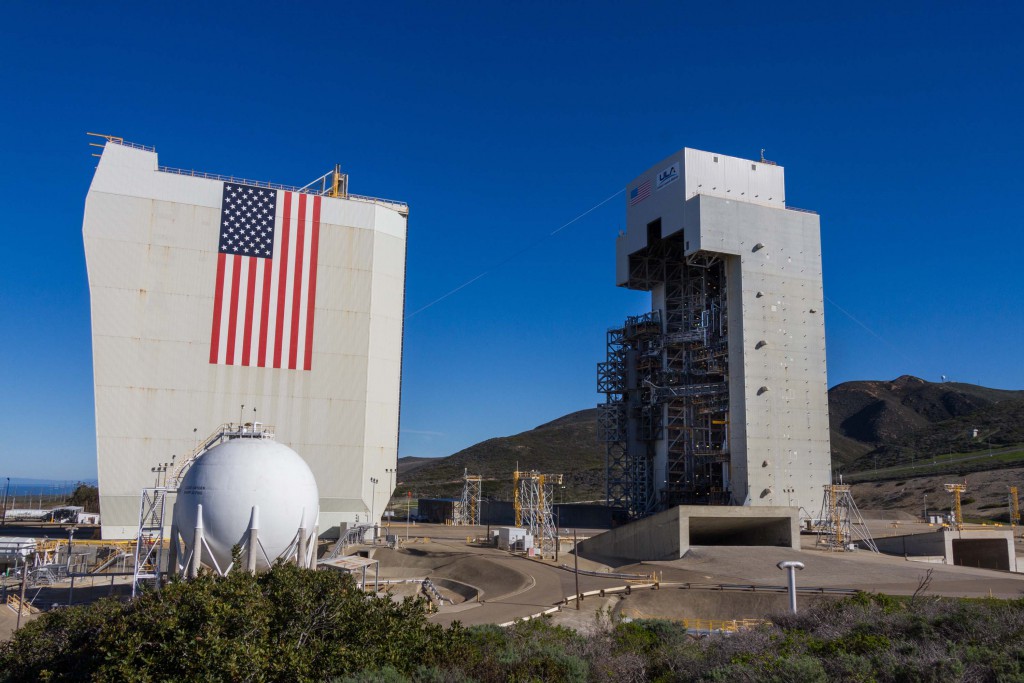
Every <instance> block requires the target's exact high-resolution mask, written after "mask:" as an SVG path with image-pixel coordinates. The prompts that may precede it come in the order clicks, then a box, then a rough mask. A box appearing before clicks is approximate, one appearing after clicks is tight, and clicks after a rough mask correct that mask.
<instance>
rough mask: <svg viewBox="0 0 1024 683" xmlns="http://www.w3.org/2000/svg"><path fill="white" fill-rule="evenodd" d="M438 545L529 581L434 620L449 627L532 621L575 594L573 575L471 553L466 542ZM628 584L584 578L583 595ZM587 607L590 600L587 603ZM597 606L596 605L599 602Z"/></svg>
mask: <svg viewBox="0 0 1024 683" xmlns="http://www.w3.org/2000/svg"><path fill="white" fill-rule="evenodd" d="M434 543H436V544H438V545H442V546H446V547H447V548H448V549H450V550H452V551H461V552H465V553H466V554H467V555H473V556H477V557H484V558H486V559H487V560H488V561H490V562H494V563H496V564H498V565H501V566H503V567H505V568H507V569H511V570H514V571H516V572H519V573H521V574H525V575H526V576H527V577H529V581H528V582H527V586H526V587H525V588H522V589H520V590H518V591H515V592H512V593H510V594H507V595H503V596H496V597H492V598H487V597H485V598H484V602H482V603H476V602H464V603H462V604H459V605H454V606H450V607H444V608H442V609H441V611H439V612H438V613H437V614H435V615H433V616H432V617H431V621H433V622H435V623H438V624H443V625H448V624H451V623H452V622H453V621H460V622H462V623H463V624H464V625H467V626H469V625H475V624H501V623H505V622H507V621H512V620H514V619H521V618H523V617H528V616H531V615H534V614H537V613H538V612H542V611H544V610H546V609H550V608H551V607H554V606H555V604H556V603H558V602H559V601H561V600H562V599H564V598H565V597H566V596H568V595H573V594H574V593H575V590H576V588H575V576H574V574H573V572H571V571H566V570H564V569H560V568H558V567H555V566H552V565H549V564H546V563H543V562H539V561H536V560H531V559H528V558H525V557H521V556H517V555H510V554H509V553H507V552H504V551H501V550H497V549H494V548H472V549H469V548H467V546H466V545H465V542H463V543H462V544H461V547H460V545H459V542H458V541H455V540H443V539H438V540H436V541H434ZM624 583H625V581H623V580H622V579H611V578H608V579H606V578H601V577H593V576H585V575H580V591H581V592H585V591H591V590H599V589H602V588H614V587H616V586H622V585H623V584H624ZM584 604H586V600H584ZM595 606H596V601H595Z"/></svg>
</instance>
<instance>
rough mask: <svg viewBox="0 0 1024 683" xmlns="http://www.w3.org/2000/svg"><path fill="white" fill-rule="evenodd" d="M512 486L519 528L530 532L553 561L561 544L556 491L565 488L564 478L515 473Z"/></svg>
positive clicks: (526, 472)
mask: <svg viewBox="0 0 1024 683" xmlns="http://www.w3.org/2000/svg"><path fill="white" fill-rule="evenodd" d="M512 484H513V505H514V508H515V513H516V526H517V527H525V528H526V529H527V530H528V531H529V532H530V534H531V535H532V536H533V539H534V548H536V549H537V551H538V552H539V554H540V556H541V557H553V556H554V555H555V548H556V546H557V544H558V527H557V526H556V525H555V515H554V507H553V506H554V498H555V491H554V489H555V486H561V485H562V475H561V474H541V473H540V472H537V471H534V470H530V471H521V470H516V471H515V472H513V473H512Z"/></svg>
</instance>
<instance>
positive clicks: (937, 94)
mask: <svg viewBox="0 0 1024 683" xmlns="http://www.w3.org/2000/svg"><path fill="white" fill-rule="evenodd" d="M775 4H777V3H763V2H756V3H749V4H747V3H728V4H726V5H723V8H722V9H717V8H716V6H715V5H716V3H706V2H704V3H683V2H671V3H621V4H617V5H611V4H600V3H595V2H565V3H561V2H554V3H539V2H536V3H535V2H516V3H510V2H505V3H497V2H482V3H475V4H471V3H443V2H442V3H415V4H413V3H409V4H404V3H393V4H385V3H380V8H379V9H376V8H373V7H374V5H376V3H341V4H338V3H333V4H332V3H321V4H309V3H306V4H301V5H300V4H288V5H287V7H279V6H275V5H271V4H267V5H261V4H260V3H255V2H248V3H236V4H221V3H81V2H66V3H9V4H8V5H6V6H5V8H4V21H3V24H2V26H0V77H2V81H0V82H2V84H3V86H2V87H3V106H0V128H2V130H3V131H4V133H5V135H4V141H3V144H2V146H0V155H2V156H0V158H2V162H3V163H2V169H3V175H4V181H3V183H2V191H3V199H4V201H3V206H4V214H3V221H2V225H3V234H4V246H5V247H6V248H5V250H4V267H3V268H2V269H0V285H2V294H0V315H2V318H0V320H2V325H0V358H3V363H2V366H0V367H2V371H0V429H2V433H3V435H4V439H5V448H4V453H3V456H0V476H23V477H24V476H29V477H53V478H59V479H69V478H76V477H93V476H95V467H96V465H95V442H94V427H93V408H92V374H91V372H92V370H91V350H90V336H89V306H88V304H89V301H88V289H87V282H86V273H85V263H84V256H83V249H82V240H81V219H82V208H83V203H84V199H85V194H86V190H87V188H88V185H89V182H90V179H91V176H92V170H93V167H94V164H93V159H92V158H91V157H90V156H89V152H90V149H91V148H89V147H88V146H87V144H86V143H87V140H86V138H85V135H84V133H85V131H87V130H92V131H99V132H103V133H111V134H116V135H120V136H123V137H124V138H125V139H127V140H131V141H135V142H141V143H145V144H148V145H154V146H156V148H157V150H158V152H159V153H160V160H161V163H163V164H167V165H170V166H179V167H186V168H196V169H200V170H205V171H211V172H221V173H230V174H237V175H243V176H245V177H250V178H258V179H264V180H271V181H277V182H283V183H294V184H302V183H305V182H307V181H309V180H312V179H313V178H315V177H317V176H319V175H320V174H321V173H323V172H325V171H327V170H328V169H330V168H331V167H332V166H333V164H334V163H336V162H340V163H341V164H342V165H343V167H344V169H345V170H347V171H348V172H349V173H350V177H351V189H352V191H353V192H356V193H360V194H370V195H376V196H381V197H389V198H397V199H402V200H405V201H407V202H408V203H409V204H410V206H411V207H412V215H411V219H410V223H409V261H408V283H407V305H408V311H409V312H412V311H416V310H418V309H420V308H421V307H423V306H424V305H426V304H428V303H429V302H431V301H433V300H434V299H436V298H437V297H439V296H441V295H443V294H444V293H445V292H447V291H449V290H451V289H452V288H454V287H457V286H458V285H460V284H462V283H464V282H466V281H467V280H469V279H471V278H473V277H475V276H477V275H478V274H480V273H482V272H485V271H489V273H488V274H487V275H486V276H485V277H483V278H481V279H479V280H477V281H476V282H474V283H473V284H472V285H470V286H468V287H466V288H465V289H463V290H461V291H460V292H458V293H457V294H455V295H453V296H451V297H449V298H447V299H445V300H444V301H442V302H441V303H438V304H436V305H434V306H432V307H430V308H428V309H426V310H424V311H422V312H421V313H418V314H417V315H415V316H412V317H409V318H408V319H407V321H406V327H405V335H406V338H405V366H404V377H403V387H402V435H401V454H402V455H428V456H437V455H447V454H449V453H452V452H455V451H456V450H458V449H460V448H462V447H465V446H467V445H470V444H472V443H475V442H477V441H479V440H482V439H484V438H488V437H492V436H500V435H506V434H512V433H516V432H519V431H522V430H524V429H529V428H531V427H533V426H536V425H537V424H540V423H543V422H546V421H548V420H550V419H553V418H556V417H558V416H560V415H562V414H564V413H567V412H570V411H573V410H578V409H582V408H586V407H589V406H592V405H594V404H595V403H596V402H597V401H598V400H599V398H600V397H599V396H598V395H597V394H596V393H595V379H594V365H595V363H597V362H598V361H600V360H602V359H603V356H604V332H605V329H606V328H607V327H608V326H611V325H613V324H615V323H617V322H618V321H620V320H621V319H622V318H623V317H624V316H626V315H628V314H633V313H637V312H641V311H644V310H646V309H647V308H648V306H649V303H648V298H647V296H646V295H644V294H640V293H635V292H628V291H624V290H619V289H617V288H616V287H615V286H614V237H615V235H616V233H617V231H618V230H619V229H621V228H622V227H623V220H624V213H625V208H624V206H625V201H624V199H622V197H617V198H616V199H615V200H613V201H611V202H609V203H607V204H605V205H604V206H603V207H601V208H600V209H598V210H596V211H594V212H593V213H591V214H589V215H588V216H586V217H585V218H584V219H582V220H580V221H578V222H577V223H575V224H574V225H572V226H571V227H569V228H566V229H565V230H562V231H561V232H559V233H558V234H557V235H555V236H553V237H551V238H550V239H547V240H546V241H544V242H543V243H541V244H540V245H539V246H537V247H536V248H534V249H531V250H529V251H526V252H525V253H522V254H519V255H517V256H515V257H513V258H511V259H509V258H508V257H509V255H511V254H515V253H516V252H517V251H519V250H520V249H522V248H523V247H525V246H527V245H530V244H533V243H535V242H536V241H538V240H540V239H541V238H543V237H544V236H546V235H548V234H549V233H551V232H552V231H553V230H555V229H556V228H558V227H559V226H561V225H563V224H564V223H565V222H567V221H569V220H570V219H572V218H573V217H575V216H577V215H578V214H580V213H582V212H583V211H585V210H587V209H589V208H590V207H592V206H594V205H595V204H597V203H598V202H600V201H601V200H603V199H605V198H606V197H608V196H609V195H611V194H612V193H614V192H616V191H619V190H621V189H622V188H623V186H624V185H625V184H626V183H627V182H628V181H629V180H630V179H631V178H633V177H635V175H637V174H638V173H639V172H641V171H643V170H644V169H646V168H647V167H648V166H650V165H652V164H653V163H655V162H657V161H658V160H660V159H661V158H663V157H665V156H667V155H668V154H670V153H671V152H673V151H675V150H677V149H679V148H681V147H684V146H689V147H696V148H699V149H705V150H712V151H717V152H721V153H724V154H731V155H736V156H744V157H750V158H755V157H756V156H757V155H758V153H759V150H760V149H761V148H762V147H764V148H766V149H767V156H768V157H769V158H771V159H774V160H776V161H778V162H779V163H780V164H782V165H784V166H785V167H786V175H787V184H788V186H787V196H788V199H789V201H790V203H791V204H792V205H794V206H800V207H806V208H811V209H815V210H817V211H818V212H819V213H820V214H821V224H822V240H823V247H824V269H825V294H826V296H827V297H828V298H829V299H830V300H831V301H832V302H834V304H828V305H827V306H826V325H827V335H828V362H829V383H830V385H834V384H836V383H839V382H843V381H847V380H853V379H890V378H893V377H896V376H898V375H901V374H905V373H908V374H914V375H918V376H920V377H924V378H926V379H929V380H935V381H938V379H939V377H940V375H942V374H946V375H949V376H950V377H951V378H953V379H955V380H960V381H965V382H974V383H980V384H984V385H988V386H994V387H1002V388H1015V389H1020V388H1024V362H1022V360H1021V340H1022V339H1024V312H1022V293H1024V285H1022V282H1024V277H1022V274H1021V270H1020V267H1019V263H1020V261H1021V250H1020V246H1021V233H1022V230H1024V221H1022V219H1021V214H1020V210H1019V205H1020V201H1021V199H1020V197H1021V188H1022V187H1024V134H1022V132H1021V111H1024V98H1022V89H1024V86H1022V81H1024V78H1022V74H1024V58H1022V56H1021V50H1020V45H1021V35H1022V34H1021V26H1022V25H1024V10H1022V7H1024V5H1022V3H1019V2H1016V3H1010V2H1006V3H1000V2H985V3H956V4H954V3H932V2H928V3H878V4H869V3H854V4H847V5H845V6H843V7H837V8H832V7H828V6H827V5H829V4H830V3H806V4H795V3H793V4H790V3H783V4H785V5H786V6H787V9H784V10H780V9H777V8H771V7H769V6H770V5H775ZM893 4H896V5H899V6H900V8H899V9H893V7H891V5H893ZM506 261H507V262H506ZM502 262H504V263H503V264H502V265H500V266H496V264H501V263H502ZM836 305H838V306H839V307H841V308H842V309H843V310H845V311H846V312H848V313H849V314H850V316H852V317H853V318H855V319H856V320H858V321H860V323H862V324H863V325H861V324H858V323H857V322H855V321H854V320H853V319H851V317H848V316H847V315H846V314H844V313H843V312H841V311H840V310H839V308H837V307H836Z"/></svg>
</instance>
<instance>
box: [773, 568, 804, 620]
mask: <svg viewBox="0 0 1024 683" xmlns="http://www.w3.org/2000/svg"><path fill="white" fill-rule="evenodd" d="M775 566H776V567H778V568H779V569H785V570H787V571H789V611H790V612H792V613H793V614H796V570H797V569H803V568H804V563H803V562H796V561H794V560H790V561H788V562H779V563H778V564H777V565H775Z"/></svg>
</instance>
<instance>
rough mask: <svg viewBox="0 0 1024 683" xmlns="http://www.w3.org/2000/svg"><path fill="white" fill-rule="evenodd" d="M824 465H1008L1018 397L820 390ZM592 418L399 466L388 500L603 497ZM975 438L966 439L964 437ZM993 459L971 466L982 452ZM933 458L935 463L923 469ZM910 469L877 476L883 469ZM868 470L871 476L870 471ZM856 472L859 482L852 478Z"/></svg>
mask: <svg viewBox="0 0 1024 683" xmlns="http://www.w3.org/2000/svg"><path fill="white" fill-rule="evenodd" d="M829 413H830V417H831V424H832V451H833V465H834V467H835V468H836V469H837V470H840V471H842V472H844V473H846V474H847V475H848V476H849V475H851V474H853V478H854V479H857V478H858V477H859V480H860V481H864V480H869V479H879V478H890V479H893V478H906V477H911V476H922V475H926V474H927V475H931V474H941V475H944V476H951V475H962V474H965V473H967V472H973V471H980V470H986V469H992V468H993V467H1008V466H1012V465H1014V464H1015V463H1016V461H1017V459H1018V458H1019V457H1020V454H1019V453H1018V454H1014V453H1012V452H1006V451H1007V449H1008V448H1009V449H1010V450H1011V451H1012V450H1013V449H1012V447H1013V446H1014V445H1016V444H1024V391H1004V390H999V389H988V388H986V387H979V386H974V385H971V384H961V383H955V382H946V383H933V382H925V381H924V380H921V379H918V378H915V377H909V376H904V377H900V378H897V379H895V380H892V381H887V382H882V381H864V382H847V383H845V384H840V385H838V386H836V387H833V388H832V389H831V390H830V391H829ZM596 419H597V416H596V410H595V409H589V410H581V411H578V412H575V413H571V414H569V415H566V416H564V417H561V418H559V419H557V420H554V421H552V422H549V423H547V424H543V425H540V426H539V427H536V428H535V429H531V430H529V431H526V432H522V433H521V434H516V435H513V436H506V437H498V438H494V439H488V440H487V441H483V442H481V443H478V444H475V445H473V446H470V447H469V448H466V449H464V450H462V451H459V452H458V453H455V454H454V455H451V456H449V457H447V458H402V459H401V460H400V461H399V476H398V479H399V485H398V487H397V489H396V495H400V496H401V495H404V494H405V493H406V492H407V491H413V495H414V496H416V497H419V496H423V497H428V496H438V497H445V496H458V495H459V492H460V491H461V489H462V483H461V481H462V474H463V471H464V470H465V469H467V468H468V470H469V472H470V473H471V474H480V475H482V476H483V477H484V495H485V496H486V497H490V498H497V499H503V500H510V499H511V496H512V472H513V470H515V468H516V467H517V466H518V467H519V468H520V469H537V470H540V471H543V472H549V473H561V474H565V475H566V488H565V490H564V491H563V492H562V496H560V497H561V498H562V499H564V500H567V501H571V500H594V499H601V498H603V495H604V466H605V455H604V445H603V444H602V443H599V442H598V441H597V429H596ZM973 428H978V429H979V430H980V432H979V437H978V438H976V439H975V438H971V437H970V436H968V435H969V433H970V431H969V430H971V429H973ZM990 445H991V448H992V450H993V451H1001V452H999V453H997V454H996V455H994V456H993V457H992V458H987V457H986V458H976V457H975V456H977V455H979V454H981V453H986V454H987V451H988V449H989V446H990ZM933 459H934V460H935V461H936V462H935V465H934V466H932V465H928V466H927V467H923V465H924V464H925V463H926V462H930V461H931V460H933ZM909 465H914V466H916V467H914V468H912V469H899V470H890V471H888V472H887V473H882V472H881V470H883V469H885V468H891V467H907V466H909ZM876 468H877V469H878V470H879V473H877V474H876V473H875V470H876ZM855 473H859V474H855Z"/></svg>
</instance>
